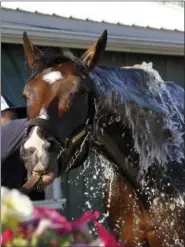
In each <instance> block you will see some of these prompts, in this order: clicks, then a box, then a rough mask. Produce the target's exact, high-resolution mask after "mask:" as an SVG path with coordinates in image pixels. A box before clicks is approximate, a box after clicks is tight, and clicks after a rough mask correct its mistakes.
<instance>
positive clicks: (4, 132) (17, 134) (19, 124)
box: [1, 118, 28, 164]
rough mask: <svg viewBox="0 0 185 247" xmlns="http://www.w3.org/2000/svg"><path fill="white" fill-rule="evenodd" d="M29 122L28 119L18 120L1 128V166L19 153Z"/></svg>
mask: <svg viewBox="0 0 185 247" xmlns="http://www.w3.org/2000/svg"><path fill="white" fill-rule="evenodd" d="M27 122H28V119H27V118H24V119H16V120H12V121H10V122H8V123H7V124H5V125H2V126H1V164H3V163H4V162H5V161H6V160H7V158H9V157H10V156H11V155H13V154H14V153H15V152H16V151H19V149H20V146H21V143H22V139H23V137H24V133H25V128H26V124H27Z"/></svg>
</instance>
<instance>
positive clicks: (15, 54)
mask: <svg viewBox="0 0 185 247" xmlns="http://www.w3.org/2000/svg"><path fill="white" fill-rule="evenodd" d="M1 51H2V54H1V55H2V60H1V61H2V68H1V72H2V79H1V82H2V84H1V85H2V95H3V96H4V97H5V99H6V100H7V101H8V103H9V104H10V103H11V105H15V106H21V105H24V101H23V98H22V89H23V86H24V84H25V82H26V81H27V79H28V77H29V73H28V72H27V70H26V67H25V63H24V54H23V47H22V46H21V45H12V44H2V47H1ZM55 51H56V52H58V53H59V52H61V50H60V49H59V48H56V49H55ZM72 51H73V52H74V54H76V55H80V54H82V50H75V49H73V50H72ZM143 61H145V62H150V61H152V62H153V65H154V69H156V70H158V72H159V73H160V75H161V76H162V78H163V79H164V80H171V81H174V82H176V83H178V84H179V85H182V86H183V85H184V58H183V57H174V56H161V55H148V54H147V55H145V54H133V53H124V52H122V53H120V52H119V53H118V52H105V54H104V56H103V58H102V61H101V64H102V65H106V66H110V67H117V66H118V67H120V66H129V65H133V64H139V63H142V62H143ZM91 160H92V162H91V165H90V167H89V168H88V169H87V170H86V171H85V173H83V174H82V175H80V176H79V174H80V173H81V172H82V168H77V169H75V170H73V171H70V172H69V174H66V175H65V176H64V177H63V185H62V187H63V194H64V196H65V197H66V198H67V199H68V203H67V207H66V209H65V214H66V215H67V216H68V217H69V218H73V217H77V216H79V215H80V214H81V213H82V211H83V209H84V208H87V206H86V205H85V202H87V201H88V202H90V203H91V204H92V209H99V210H100V211H102V210H103V208H102V198H101V189H100V188H99V186H98V181H99V179H98V178H97V179H95V180H94V179H93V174H94V173H95V170H94V168H93V156H92V155H91ZM98 176H99V177H101V174H98ZM87 178H88V186H86V184H87V181H86V180H87ZM69 181H70V183H69ZM92 187H93V191H96V196H95V198H94V199H92V198H90V196H91V195H92V193H93V192H92V191H91V189H90V188H92ZM99 190H100V191H99Z"/></svg>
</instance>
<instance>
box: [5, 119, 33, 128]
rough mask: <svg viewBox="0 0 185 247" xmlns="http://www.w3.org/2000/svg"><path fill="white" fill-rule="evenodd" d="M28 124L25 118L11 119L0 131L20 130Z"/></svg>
mask: <svg viewBox="0 0 185 247" xmlns="http://www.w3.org/2000/svg"><path fill="white" fill-rule="evenodd" d="M27 122H28V119H27V118H23V119H13V120H10V121H9V122H8V123H7V124H4V125H2V126H1V127H2V129H11V130H13V129H14V130H15V129H20V128H24V127H25V126H26V124H27Z"/></svg>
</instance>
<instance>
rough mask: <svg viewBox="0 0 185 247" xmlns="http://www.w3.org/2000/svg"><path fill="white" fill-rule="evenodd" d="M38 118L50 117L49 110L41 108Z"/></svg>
mask: <svg viewBox="0 0 185 247" xmlns="http://www.w3.org/2000/svg"><path fill="white" fill-rule="evenodd" d="M37 118H42V119H48V115H47V112H46V111H45V109H44V108H42V109H41V110H40V113H39V115H38V117H37Z"/></svg>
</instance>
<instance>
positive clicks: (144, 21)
mask: <svg viewBox="0 0 185 247" xmlns="http://www.w3.org/2000/svg"><path fill="white" fill-rule="evenodd" d="M2 7H3V8H2V9H1V13H2V14H1V20H2V24H1V27H2V42H9V43H22V32H23V31H24V30H27V31H28V33H29V34H30V36H31V38H32V39H33V40H34V41H35V42H36V44H39V45H46V46H47V45H49V46H63V47H71V48H72V47H73V48H87V47H88V46H89V45H90V44H92V42H94V41H95V40H96V39H97V36H98V35H100V33H101V32H102V31H103V30H104V29H107V30H108V34H109V41H108V46H107V50H114V51H127V52H141V53H155V54H169V55H183V54H184V34H183V31H184V21H183V18H184V12H183V8H180V7H172V6H168V5H167V6H166V5H163V4H162V3H150V2H149V3H146V2H145V3H142V2H140V3H137V2H117V3H115V2H114V3H111V2H97V3H92V2H76V3H75V2H68V3H66V2H62V3H57V2H53V3H51V2H45V3H44V6H43V3H41V2H35V3H34V4H33V2H32V3H29V2H28V3H18V2H15V3H13V2H11V3H8V2H7V3H5V2H4V3H2ZM8 7H9V8H8ZM10 7H11V8H10ZM84 9H85V11H84ZM61 44H62V45H61Z"/></svg>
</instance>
